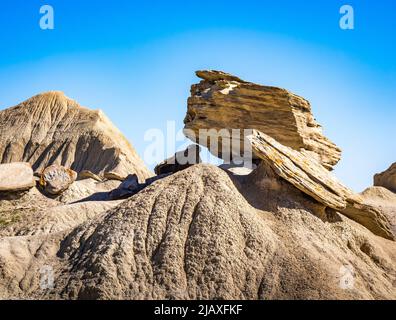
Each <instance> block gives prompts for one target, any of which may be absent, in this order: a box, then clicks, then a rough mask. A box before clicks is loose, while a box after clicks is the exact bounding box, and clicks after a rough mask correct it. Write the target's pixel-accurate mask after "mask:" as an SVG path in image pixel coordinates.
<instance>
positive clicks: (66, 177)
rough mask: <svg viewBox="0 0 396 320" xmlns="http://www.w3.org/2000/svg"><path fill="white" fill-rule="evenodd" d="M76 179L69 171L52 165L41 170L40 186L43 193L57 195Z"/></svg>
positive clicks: (75, 174) (74, 173)
mask: <svg viewBox="0 0 396 320" xmlns="http://www.w3.org/2000/svg"><path fill="white" fill-rule="evenodd" d="M76 178H77V173H76V172H75V171H73V170H71V169H68V168H65V167H63V166H60V165H56V164H53V165H51V166H49V167H47V168H45V169H44V170H43V172H42V173H41V176H40V185H41V187H42V188H43V189H44V191H45V192H47V193H48V194H51V195H59V194H61V193H62V192H63V191H65V190H66V189H67V188H68V187H69V186H70V185H71V184H72V183H73V182H74V181H75V180H76Z"/></svg>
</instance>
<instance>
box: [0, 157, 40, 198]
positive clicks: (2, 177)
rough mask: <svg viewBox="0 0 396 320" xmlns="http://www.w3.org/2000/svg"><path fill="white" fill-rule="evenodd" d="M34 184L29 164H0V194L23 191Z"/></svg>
mask: <svg viewBox="0 0 396 320" xmlns="http://www.w3.org/2000/svg"><path fill="white" fill-rule="evenodd" d="M35 184H36V182H35V180H34V176H33V170H32V167H31V166H30V164H29V163H26V162H13V163H7V164H0V192H1V191H6V192H8V191H24V190H28V189H30V188H32V187H34V185H35Z"/></svg>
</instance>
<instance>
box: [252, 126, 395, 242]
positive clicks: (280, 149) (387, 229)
mask: <svg viewBox="0 0 396 320" xmlns="http://www.w3.org/2000/svg"><path fill="white" fill-rule="evenodd" d="M247 139H248V140H249V141H250V142H251V144H252V147H253V150H254V152H255V154H257V155H258V156H260V157H261V159H262V160H263V161H264V162H265V164H266V165H267V166H268V167H269V168H271V169H272V170H274V171H275V173H276V174H278V175H279V176H280V177H282V178H283V179H285V180H286V181H288V182H290V183H291V184H292V185H294V186H295V187H296V188H297V189H299V190H301V191H302V192H304V193H306V194H307V195H309V196H311V197H312V198H314V199H315V200H317V201H318V202H320V203H322V204H323V205H325V206H326V207H329V208H332V209H334V210H337V211H340V212H342V213H343V214H345V215H347V216H348V217H349V218H351V219H353V220H355V221H357V222H359V223H361V224H362V225H364V226H365V227H366V228H368V229H369V230H371V231H372V232H373V233H375V234H377V235H379V236H383V237H385V238H387V239H392V240H393V239H395V237H396V233H395V234H393V232H392V229H391V226H390V222H389V220H388V219H387V217H386V216H384V215H383V214H382V213H381V211H380V210H378V209H376V208H375V207H372V206H370V205H368V204H364V203H362V202H363V199H362V197H360V196H359V195H357V194H355V193H354V192H352V191H351V190H350V189H348V188H347V187H345V186H344V185H343V184H341V183H340V182H339V181H338V180H337V179H336V178H335V177H334V176H333V175H332V174H331V173H330V172H329V171H327V170H326V169H325V168H324V167H323V166H322V165H321V164H319V163H318V162H316V161H315V160H312V159H310V158H309V157H308V156H306V155H305V154H303V153H300V152H298V151H295V150H293V149H291V148H288V147H285V146H283V145H281V144H280V143H279V142H277V141H275V140H274V139H272V138H271V137H269V136H268V135H266V134H264V133H262V132H259V131H257V130H252V134H251V135H249V136H248V137H247Z"/></svg>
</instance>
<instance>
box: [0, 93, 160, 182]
mask: <svg viewBox="0 0 396 320" xmlns="http://www.w3.org/2000/svg"><path fill="white" fill-rule="evenodd" d="M18 161H23V162H29V163H30V164H31V165H32V166H33V169H34V171H36V172H41V171H42V170H43V169H44V168H46V167H48V166H49V165H52V164H58V165H63V166H65V167H68V168H71V169H73V170H74V171H76V172H81V171H83V170H89V171H91V172H92V173H94V174H97V175H102V174H104V173H106V172H115V173H117V174H118V175H119V176H122V177H127V176H128V174H133V173H136V174H137V175H138V177H139V179H141V180H142V181H144V179H145V178H148V177H150V176H152V174H151V173H150V171H149V170H148V169H147V168H146V166H145V165H144V163H143V161H142V160H141V159H140V158H139V156H138V155H137V153H136V151H135V150H134V148H133V147H132V146H131V144H130V143H129V142H128V141H127V140H126V138H125V137H124V136H123V135H122V133H121V132H120V131H119V130H118V129H117V128H116V127H115V126H114V125H113V124H112V123H111V121H110V120H109V119H108V118H107V117H106V116H105V115H104V113H103V112H102V111H100V110H95V111H94V110H90V109H87V108H84V107H81V106H80V105H79V104H78V103H77V102H76V101H74V100H71V99H69V98H67V97H66V96H65V95H64V94H63V93H62V92H47V93H44V94H40V95H37V96H35V97H33V98H30V99H29V100H27V101H25V102H23V103H21V104H19V105H17V106H16V107H13V108H9V109H6V110H3V111H0V162H1V163H9V162H18Z"/></svg>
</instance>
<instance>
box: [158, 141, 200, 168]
mask: <svg viewBox="0 0 396 320" xmlns="http://www.w3.org/2000/svg"><path fill="white" fill-rule="evenodd" d="M200 151H201V147H200V146H198V145H196V144H194V145H189V146H188V147H187V148H186V149H185V150H182V151H178V152H176V153H175V155H174V156H173V157H170V158H168V159H166V160H164V161H162V162H161V163H159V164H158V165H157V166H156V167H155V168H154V172H155V173H156V174H157V175H160V174H167V173H175V172H177V171H180V170H184V169H186V168H188V167H190V166H192V165H194V164H197V163H201V162H202V160H201V157H200V156H199V153H200Z"/></svg>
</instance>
